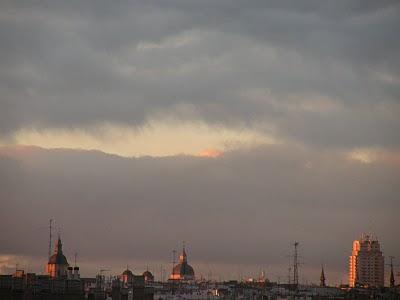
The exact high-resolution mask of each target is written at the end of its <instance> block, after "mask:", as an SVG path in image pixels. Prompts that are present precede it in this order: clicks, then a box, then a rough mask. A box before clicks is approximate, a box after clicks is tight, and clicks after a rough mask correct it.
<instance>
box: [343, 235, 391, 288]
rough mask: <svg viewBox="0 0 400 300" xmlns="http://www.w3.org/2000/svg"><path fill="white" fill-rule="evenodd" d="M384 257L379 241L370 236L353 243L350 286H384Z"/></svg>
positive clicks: (350, 259)
mask: <svg viewBox="0 0 400 300" xmlns="http://www.w3.org/2000/svg"><path fill="white" fill-rule="evenodd" d="M384 265H385V262H384V257H383V255H382V251H381V249H380V245H379V242H378V240H376V239H374V238H373V237H372V236H370V235H365V236H362V237H361V239H360V240H355V241H354V242H353V251H352V254H351V256H350V257H349V286H350V287H355V286H358V285H361V286H368V287H383V286H384V276H385V275H384Z"/></svg>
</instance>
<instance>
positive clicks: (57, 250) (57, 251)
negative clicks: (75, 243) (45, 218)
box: [55, 235, 62, 254]
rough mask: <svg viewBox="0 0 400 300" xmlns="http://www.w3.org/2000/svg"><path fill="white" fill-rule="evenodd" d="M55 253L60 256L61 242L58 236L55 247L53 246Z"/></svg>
mask: <svg viewBox="0 0 400 300" xmlns="http://www.w3.org/2000/svg"><path fill="white" fill-rule="evenodd" d="M55 253H57V254H58V253H59V254H62V242H61V238H60V235H58V240H57V243H56V246H55Z"/></svg>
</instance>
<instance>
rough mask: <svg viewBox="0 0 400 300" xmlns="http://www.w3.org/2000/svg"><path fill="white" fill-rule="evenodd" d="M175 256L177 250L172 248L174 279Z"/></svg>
mask: <svg viewBox="0 0 400 300" xmlns="http://www.w3.org/2000/svg"><path fill="white" fill-rule="evenodd" d="M175 256H176V250H175V249H174V250H172V273H171V274H172V279H174V275H175V274H174V267H175Z"/></svg>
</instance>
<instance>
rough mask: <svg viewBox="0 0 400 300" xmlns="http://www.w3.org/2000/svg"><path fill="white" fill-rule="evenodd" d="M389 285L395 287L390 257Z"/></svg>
mask: <svg viewBox="0 0 400 300" xmlns="http://www.w3.org/2000/svg"><path fill="white" fill-rule="evenodd" d="M389 283H390V287H391V288H394V287H395V281H394V274H393V258H392V257H391V258H390V280H389Z"/></svg>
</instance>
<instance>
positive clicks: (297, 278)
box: [293, 242, 299, 287]
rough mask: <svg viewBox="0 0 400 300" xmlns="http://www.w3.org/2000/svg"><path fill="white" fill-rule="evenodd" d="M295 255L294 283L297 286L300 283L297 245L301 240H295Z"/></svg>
mask: <svg viewBox="0 0 400 300" xmlns="http://www.w3.org/2000/svg"><path fill="white" fill-rule="evenodd" d="M293 245H294V256H293V284H294V285H295V286H296V287H297V286H298V285H299V263H298V261H297V247H298V246H299V242H294V244H293Z"/></svg>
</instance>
